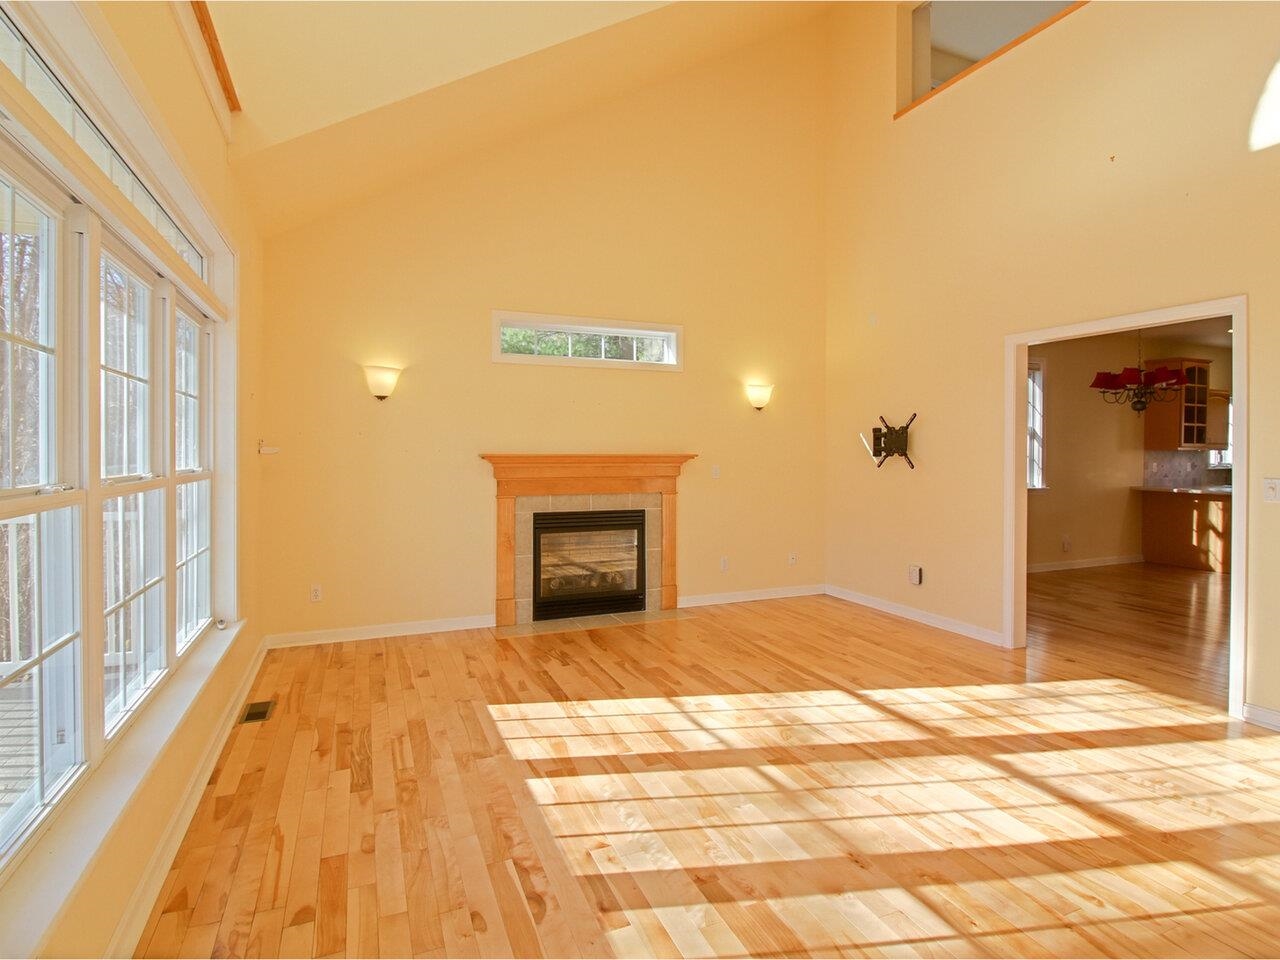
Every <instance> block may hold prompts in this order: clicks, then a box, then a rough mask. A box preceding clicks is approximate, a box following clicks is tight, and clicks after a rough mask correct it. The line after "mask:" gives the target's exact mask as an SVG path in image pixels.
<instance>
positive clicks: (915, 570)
mask: <svg viewBox="0 0 1280 960" xmlns="http://www.w3.org/2000/svg"><path fill="white" fill-rule="evenodd" d="M907 580H908V581H909V582H910V583H911V584H912V585H913V586H917V587H918V586H920V584H922V583H924V567H922V566H920V564H918V563H913V564H911V566H909V567H907Z"/></svg>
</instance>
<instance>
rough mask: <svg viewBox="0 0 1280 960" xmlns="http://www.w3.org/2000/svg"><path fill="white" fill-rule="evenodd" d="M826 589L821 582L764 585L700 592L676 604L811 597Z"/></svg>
mask: <svg viewBox="0 0 1280 960" xmlns="http://www.w3.org/2000/svg"><path fill="white" fill-rule="evenodd" d="M826 591H827V588H826V587H825V586H824V585H823V584H821V583H811V584H807V585H805V586H800V587H765V588H764V589H763V590H738V591H735V592H733V593H700V594H697V595H696V596H692V597H681V598H680V600H679V603H678V606H680V607H707V606H710V605H712V604H715V603H746V602H747V601H750V600H779V599H782V598H783V597H812V596H814V595H816V594H820V593H826Z"/></svg>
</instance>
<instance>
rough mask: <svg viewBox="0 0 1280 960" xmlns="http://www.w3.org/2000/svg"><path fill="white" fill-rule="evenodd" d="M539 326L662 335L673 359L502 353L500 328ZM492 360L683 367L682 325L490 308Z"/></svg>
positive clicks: (568, 330)
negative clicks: (654, 360)
mask: <svg viewBox="0 0 1280 960" xmlns="http://www.w3.org/2000/svg"><path fill="white" fill-rule="evenodd" d="M512 327H515V328H519V329H522V330H538V331H545V332H548V333H568V334H575V333H576V334H591V335H593V336H606V337H607V336H625V337H638V336H650V337H661V338H662V339H664V340H666V341H667V343H668V345H669V349H670V350H672V351H674V353H675V361H674V362H673V363H652V362H649V361H645V360H607V359H604V358H600V359H597V358H595V357H557V356H551V355H543V354H529V353H503V352H502V330H503V328H512ZM493 360H494V362H495V363H534V364H543V365H554V366H562V367H602V368H609V369H614V370H665V371H668V372H673V371H680V370H683V369H684V327H682V326H672V325H670V324H656V323H631V322H629V321H625V320H600V319H594V318H591V317H565V316H558V315H555V314H544V313H522V312H518V311H514V310H494V311H493Z"/></svg>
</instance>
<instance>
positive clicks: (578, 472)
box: [481, 453, 697, 627]
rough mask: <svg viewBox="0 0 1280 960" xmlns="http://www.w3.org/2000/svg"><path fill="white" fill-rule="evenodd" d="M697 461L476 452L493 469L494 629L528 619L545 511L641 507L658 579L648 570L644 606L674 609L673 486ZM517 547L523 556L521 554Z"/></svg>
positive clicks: (675, 456) (674, 456)
mask: <svg viewBox="0 0 1280 960" xmlns="http://www.w3.org/2000/svg"><path fill="white" fill-rule="evenodd" d="M695 456H697V454H692V453H669V454H661V453H640V454H533V453H485V454H481V457H482V459H484V460H487V461H488V462H489V464H490V465H491V466H492V467H493V476H494V479H495V480H496V481H497V506H498V523H497V533H498V542H497V590H496V591H495V597H496V599H495V602H494V617H495V619H496V621H497V624H498V626H500V627H503V626H511V625H513V624H515V623H527V622H528V621H529V620H530V619H531V616H532V614H531V612H530V610H531V607H532V602H531V598H532V591H533V586H532V572H533V558H532V553H533V550H532V546H531V541H532V529H533V514H534V513H536V512H542V511H544V510H545V511H560V510H616V509H627V508H630V509H644V511H645V527H646V529H649V530H653V529H655V528H660V529H661V532H662V535H661V537H660V539H659V546H657V547H653V546H652V544H653V540H652V535H651V534H650V537H649V539H648V541H647V545H648V546H649V550H648V555H647V557H646V561H647V562H648V564H649V565H652V566H653V567H654V568H655V569H656V570H658V571H660V576H657V577H656V579H655V574H654V573H652V572H651V573H649V576H648V578H647V579H648V583H647V584H646V601H645V603H646V608H647V609H654V604H655V601H656V602H657V604H658V605H659V606H660V608H661V609H663V610H674V609H675V607H676V600H677V596H678V593H677V580H676V481H677V479H678V478H679V476H680V470H681V468H682V467H683V466H684V464H685V463H686V462H687V461H689V460H692V459H693V458H694V457H695ZM624 501H625V502H624ZM526 527H527V529H526ZM522 546H523V547H524V551H523V552H521V550H520V549H519V548H520V547H522ZM655 561H656V562H655ZM523 566H527V567H528V570H527V571H526V570H524V569H523ZM522 601H523V602H522Z"/></svg>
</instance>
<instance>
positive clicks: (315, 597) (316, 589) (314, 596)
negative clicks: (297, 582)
mask: <svg viewBox="0 0 1280 960" xmlns="http://www.w3.org/2000/svg"><path fill="white" fill-rule="evenodd" d="M323 598H324V595H323V594H322V593H321V591H320V584H318V583H313V584H312V585H311V602H312V603H319V602H320V601H321V600H322V599H323Z"/></svg>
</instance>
